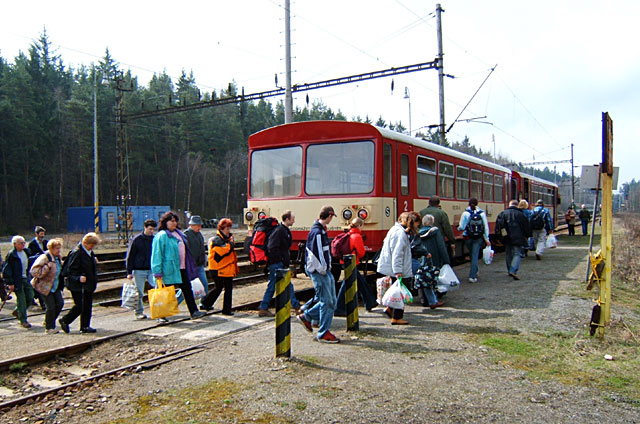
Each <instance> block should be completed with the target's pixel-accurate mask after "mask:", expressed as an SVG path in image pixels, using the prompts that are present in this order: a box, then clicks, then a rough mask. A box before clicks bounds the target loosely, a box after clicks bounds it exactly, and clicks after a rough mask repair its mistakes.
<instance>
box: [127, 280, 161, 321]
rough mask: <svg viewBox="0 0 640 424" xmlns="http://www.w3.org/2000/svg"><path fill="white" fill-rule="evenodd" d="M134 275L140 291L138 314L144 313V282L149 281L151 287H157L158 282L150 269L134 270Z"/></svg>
mask: <svg viewBox="0 0 640 424" xmlns="http://www.w3.org/2000/svg"><path fill="white" fill-rule="evenodd" d="M131 274H132V275H133V281H135V283H136V288H137V289H138V306H137V307H136V314H141V313H143V312H144V307H143V306H142V297H143V296H144V282H145V281H148V282H149V285H150V286H151V287H155V286H156V280H155V279H154V278H153V272H151V270H150V269H134V270H133V271H132V273H131Z"/></svg>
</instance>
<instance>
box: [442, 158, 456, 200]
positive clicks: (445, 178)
mask: <svg viewBox="0 0 640 424" xmlns="http://www.w3.org/2000/svg"><path fill="white" fill-rule="evenodd" d="M438 184H439V185H440V197H444V198H448V199H452V198H453V195H454V193H453V164H452V163H447V162H442V161H440V162H439V163H438Z"/></svg>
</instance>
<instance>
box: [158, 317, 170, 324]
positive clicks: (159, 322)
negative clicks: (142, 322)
mask: <svg viewBox="0 0 640 424" xmlns="http://www.w3.org/2000/svg"><path fill="white" fill-rule="evenodd" d="M168 322H169V320H168V319H166V318H158V324H166V323H168Z"/></svg>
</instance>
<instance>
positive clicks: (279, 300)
mask: <svg viewBox="0 0 640 424" xmlns="http://www.w3.org/2000/svg"><path fill="white" fill-rule="evenodd" d="M290 285H291V272H290V271H289V270H288V269H278V270H276V358H283V357H284V358H290V357H291V288H290V287H289V286H290Z"/></svg>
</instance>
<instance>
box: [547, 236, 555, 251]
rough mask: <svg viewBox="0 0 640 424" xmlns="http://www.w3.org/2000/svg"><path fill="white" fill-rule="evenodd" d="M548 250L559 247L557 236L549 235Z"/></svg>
mask: <svg viewBox="0 0 640 424" xmlns="http://www.w3.org/2000/svg"><path fill="white" fill-rule="evenodd" d="M546 247H547V249H553V248H554V247H558V239H557V238H556V236H555V234H549V236H548V237H547V242H546Z"/></svg>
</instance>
